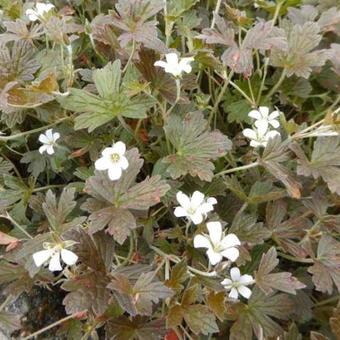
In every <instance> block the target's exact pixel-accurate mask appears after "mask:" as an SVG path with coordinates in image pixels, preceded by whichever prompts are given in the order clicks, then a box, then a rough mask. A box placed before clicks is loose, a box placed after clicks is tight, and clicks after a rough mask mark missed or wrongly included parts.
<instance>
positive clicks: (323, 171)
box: [292, 137, 340, 195]
mask: <svg viewBox="0 0 340 340" xmlns="http://www.w3.org/2000/svg"><path fill="white" fill-rule="evenodd" d="M292 149H293V151H294V152H295V153H296V155H297V156H298V158H299V161H298V163H299V165H298V168H297V172H298V174H299V175H304V176H313V177H314V178H315V179H317V178H319V177H321V178H322V179H323V180H324V181H325V182H326V183H327V185H328V188H329V190H330V191H331V192H335V193H337V194H339V195H340V137H318V138H317V139H316V141H315V142H314V147H313V152H312V157H311V160H308V158H307V157H306V156H305V154H304V153H303V151H302V150H301V148H297V147H296V144H295V146H293V148H292Z"/></svg>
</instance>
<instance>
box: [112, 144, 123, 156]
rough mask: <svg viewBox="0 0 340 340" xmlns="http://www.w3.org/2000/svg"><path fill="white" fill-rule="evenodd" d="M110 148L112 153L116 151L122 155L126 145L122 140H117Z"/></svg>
mask: <svg viewBox="0 0 340 340" xmlns="http://www.w3.org/2000/svg"><path fill="white" fill-rule="evenodd" d="M112 150H113V152H114V153H118V155H120V156H123V155H124V154H125V151H126V146H125V144H124V143H123V142H120V141H119V142H117V143H115V144H113V145H112Z"/></svg>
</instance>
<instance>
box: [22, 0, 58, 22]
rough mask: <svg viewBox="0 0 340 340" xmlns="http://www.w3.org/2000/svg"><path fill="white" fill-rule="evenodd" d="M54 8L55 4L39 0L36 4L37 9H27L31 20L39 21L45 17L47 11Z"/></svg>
mask: <svg viewBox="0 0 340 340" xmlns="http://www.w3.org/2000/svg"><path fill="white" fill-rule="evenodd" d="M52 8H54V5H52V4H44V3H42V2H38V3H37V4H36V5H35V9H32V8H29V9H27V10H26V15H27V16H28V19H29V20H30V21H37V20H39V19H40V18H41V17H43V16H44V15H45V13H47V12H49V11H50V10H51V9H52Z"/></svg>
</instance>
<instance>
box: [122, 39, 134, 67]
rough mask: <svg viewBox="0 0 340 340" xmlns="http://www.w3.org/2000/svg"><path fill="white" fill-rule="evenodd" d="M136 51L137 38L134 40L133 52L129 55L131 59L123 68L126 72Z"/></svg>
mask: <svg viewBox="0 0 340 340" xmlns="http://www.w3.org/2000/svg"><path fill="white" fill-rule="evenodd" d="M135 51H136V41H135V39H133V40H132V51H131V54H130V56H129V59H128V61H127V63H126V64H125V67H124V69H123V73H124V72H126V70H127V69H128V67H129V65H130V64H131V61H132V58H133V56H134V54H135Z"/></svg>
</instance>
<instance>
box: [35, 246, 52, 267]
mask: <svg viewBox="0 0 340 340" xmlns="http://www.w3.org/2000/svg"><path fill="white" fill-rule="evenodd" d="M52 253H53V250H52V249H46V250H40V251H38V252H36V253H34V254H33V255H32V256H33V260H34V263H35V265H36V266H37V267H40V266H41V265H42V264H44V263H45V262H46V261H47V260H48V259H49V258H50V257H51V255H52Z"/></svg>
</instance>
